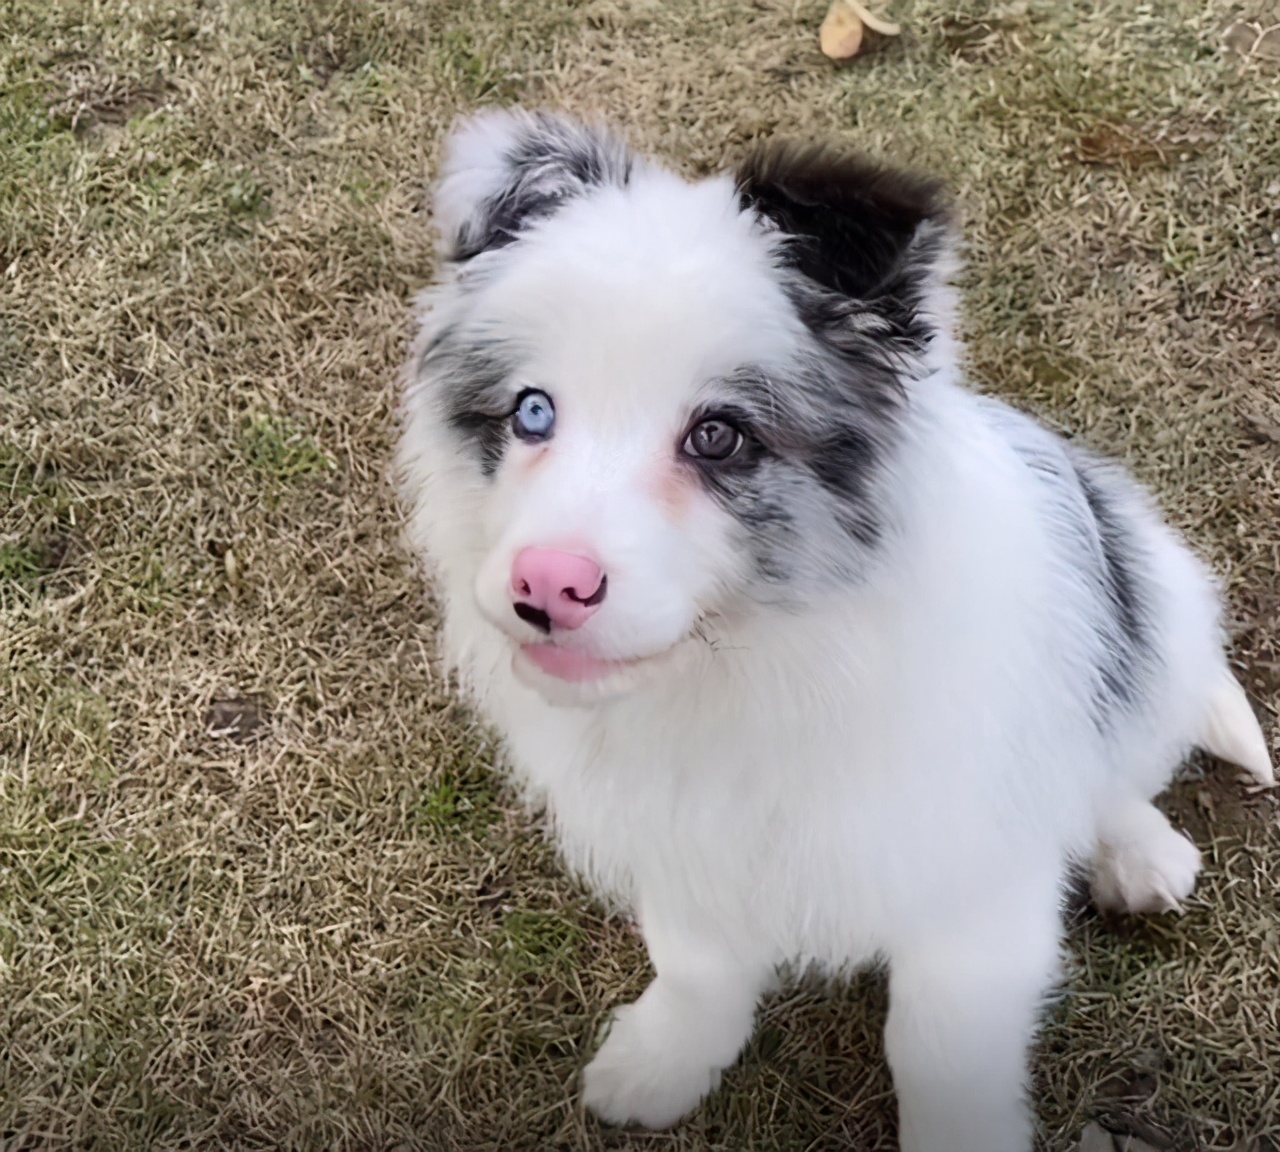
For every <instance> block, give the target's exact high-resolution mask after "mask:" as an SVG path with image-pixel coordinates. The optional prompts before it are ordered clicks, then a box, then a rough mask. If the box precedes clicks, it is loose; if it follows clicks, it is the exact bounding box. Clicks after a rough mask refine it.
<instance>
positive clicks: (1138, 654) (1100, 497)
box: [1074, 458, 1150, 705]
mask: <svg viewBox="0 0 1280 1152" xmlns="http://www.w3.org/2000/svg"><path fill="white" fill-rule="evenodd" d="M1074 463H1075V471H1076V476H1077V478H1078V479H1079V481H1080V490H1081V492H1083V494H1084V498H1085V501H1086V502H1087V503H1088V505H1089V512H1090V514H1091V515H1092V517H1093V522H1094V525H1095V526H1096V528H1097V533H1098V541H1099V544H1100V545H1101V557H1100V562H1101V566H1102V572H1101V577H1102V584H1103V588H1104V590H1105V592H1106V603H1107V608H1108V611H1109V613H1110V616H1111V623H1112V625H1113V626H1112V628H1111V629H1110V631H1111V634H1112V635H1111V641H1112V642H1111V643H1110V644H1109V645H1108V649H1109V651H1108V655H1109V659H1108V660H1107V661H1106V662H1105V663H1104V665H1103V667H1102V668H1101V669H1100V670H1099V671H1100V673H1101V676H1102V682H1103V686H1104V688H1105V690H1106V695H1107V698H1108V699H1109V700H1111V701H1114V702H1116V703H1119V704H1122V705H1129V704H1132V703H1133V702H1134V701H1135V699H1136V698H1137V697H1138V686H1137V683H1136V681H1137V678H1138V677H1139V675H1140V671H1141V665H1142V664H1143V663H1144V662H1145V661H1146V660H1147V659H1148V653H1149V649H1150V644H1149V640H1148V635H1147V633H1148V623H1147V619H1148V612H1147V606H1146V604H1145V603H1144V599H1143V595H1142V577H1141V574H1140V573H1139V572H1138V571H1137V565H1138V562H1139V559H1140V558H1139V556H1137V555H1136V554H1135V551H1134V540H1133V536H1132V533H1131V531H1130V530H1129V528H1128V527H1127V525H1126V523H1125V520H1124V518H1123V516H1121V515H1120V513H1118V512H1117V510H1116V509H1115V508H1114V506H1113V505H1112V503H1111V497H1110V494H1109V493H1108V492H1107V491H1106V488H1105V487H1104V486H1103V485H1102V484H1100V483H1099V482H1098V480H1097V478H1096V477H1095V476H1094V475H1092V474H1091V472H1092V471H1093V469H1092V468H1091V464H1093V462H1092V461H1088V460H1087V459H1085V458H1077V459H1076V460H1075V461H1074Z"/></svg>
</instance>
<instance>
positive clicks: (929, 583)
mask: <svg viewBox="0 0 1280 1152" xmlns="http://www.w3.org/2000/svg"><path fill="white" fill-rule="evenodd" d="M434 211H435V220H436V223H437V224H438V226H439V229H440V233H441V236H442V257H443V260H442V263H443V271H442V274H441V277H440V281H439V284H438V285H437V286H436V287H434V288H432V289H431V290H429V291H428V292H427V293H426V294H425V295H424V296H423V297H422V298H421V301H420V325H421V327H420V334H419V336H418V339H417V342H416V344H415V346H414V350H413V353H412V358H411V360H410V362H409V365H408V368H407V382H406V393H405V398H404V405H403V431H402V440H401V443H400V447H399V454H398V459H397V473H398V477H399V483H400V486H401V492H402V494H403V497H404V500H405V502H406V504H407V507H408V509H409V521H408V529H407V531H408V537H409V540H410V541H411V543H412V546H413V548H414V550H415V551H416V552H418V553H420V554H421V555H422V556H423V557H424V558H425V559H426V560H427V561H428V563H429V566H430V569H431V571H432V573H433V574H434V579H435V587H436V589H437V591H438V593H439V597H440V602H441V605H442V609H443V636H444V644H445V648H446V652H447V657H448V661H449V663H450V665H451V666H452V667H454V668H456V670H457V673H458V675H459V678H460V680H461V682H462V683H463V684H464V685H465V687H466V689H467V691H468V692H469V694H470V695H471V697H472V699H473V700H474V702H475V703H476V705H477V706H478V707H479V709H480V711H481V713H482V714H483V715H484V716H485V717H486V718H487V720H488V721H490V722H491V723H492V724H493V725H494V726H495V727H496V728H497V729H498V731H499V732H500V733H501V734H502V736H503V737H504V739H505V743H506V748H507V752H508V755H509V759H510V764H511V768H512V770H513V772H514V774H515V776H516V778H517V780H518V781H519V783H520V785H521V786H522V787H523V789H524V790H525V793H526V795H528V796H529V798H530V799H531V800H532V801H533V802H534V803H535V804H538V805H541V806H542V807H544V808H545V810H546V811H547V813H548V814H549V816H550V818H551V824H552V827H553V828H554V832H555V837H556V841H557V843H558V845H559V848H560V850H561V851H562V853H563V855H564V858H565V859H566V861H567V862H568V864H569V865H571V866H572V867H573V868H574V869H576V870H577V871H578V872H579V873H580V874H581V875H583V876H584V877H586V879H587V881H588V882H589V883H590V884H591V885H592V887H593V888H594V889H595V890H596V891H597V892H598V893H600V895H601V896H602V897H603V898H605V899H607V900H609V901H611V902H614V903H615V904H616V905H619V906H622V907H625V908H627V909H630V910H632V911H633V912H634V914H635V916H636V918H637V920H638V922H639V925H640V928H641V931H642V933H643V935H644V940H645V944H646V946H647V947H648V951H649V956H650V958H651V960H652V962H653V967H654V970H655V971H656V973H657V976H656V979H655V980H654V981H653V983H651V984H650V985H649V987H648V989H647V990H646V991H645V993H644V994H643V995H642V996H641V997H640V998H639V1000H637V1001H636V1002H635V1003H634V1004H630V1005H628V1006H626V1007H623V1008H620V1009H619V1010H618V1011H617V1013H616V1015H615V1016H614V1018H613V1020H612V1024H611V1027H610V1029H609V1031H608V1033H607V1036H606V1038H605V1039H604V1042H603V1044H602V1046H601V1047H600V1050H599V1052H598V1053H597V1054H596V1055H595V1058H594V1059H593V1060H592V1061H591V1063H590V1065H589V1066H588V1067H587V1069H586V1071H585V1074H584V1081H583V1094H584V1098H585V1102H586V1104H587V1106H588V1107H589V1108H590V1109H591V1110H592V1111H593V1112H595V1113H596V1114H597V1115H598V1116H600V1117H601V1118H602V1119H604V1120H607V1121H611V1122H615V1123H627V1122H635V1123H639V1124H643V1125H646V1126H649V1127H663V1126H666V1125H670V1124H673V1123H674V1122H675V1121H677V1120H679V1119H680V1118H681V1117H682V1116H684V1115H685V1114H686V1113H688V1112H689V1111H690V1110H691V1109H693V1108H694V1107H695V1106H696V1105H697V1103H698V1101H699V1100H700V1099H702V1097H703V1096H705V1095H706V1094H707V1093H708V1092H710V1091H712V1090H713V1089H714V1088H715V1087H716V1085H717V1083H718V1081H719V1079H720V1075H721V1071H722V1070H723V1069H724V1068H725V1067H726V1066H727V1065H729V1064H731V1063H732V1062H733V1061H734V1059H735V1058H736V1057H737V1055H738V1053H739V1051H740V1050H741V1049H742V1046H743V1044H744V1042H745V1041H746V1040H747V1038H748V1036H749V1034H750V1032H751V1029H752V1022H753V1018H754V1014H755V1010H756V1005H757V1003H758V1001H759V1000H760V997H761V995H762V994H763V993H764V992H765V991H766V990H768V989H769V988H770V986H771V984H772V983H773V982H774V980H775V979H776V973H777V972H778V970H779V969H780V968H783V967H788V966H796V965H799V966H805V965H817V966H819V967H821V968H824V969H826V970H828V971H837V972H839V971H846V970H848V969H850V968H851V967H853V966H857V965H862V964H866V963H869V962H873V961H882V962H884V963H886V964H887V966H888V970H889V981H890V1008H889V1018H888V1024H887V1027H886V1033H885V1049H886V1052H887V1055H888V1060H889V1064H890V1067H891V1070H892V1073H893V1079H894V1084H895V1087H896V1091H897V1096H898V1105H899V1118H900V1124H899V1127H900V1133H901V1137H900V1138H901V1146H902V1148H903V1149H905V1150H907V1152H1027V1150H1028V1149H1029V1148H1030V1146H1031V1142H1032V1114H1031V1109H1030V1108H1029V1106H1028V1102H1027V1100H1026V1097H1025V1085H1026V1079H1027V1062H1028V1047H1029V1045H1030V1044H1031V1042H1032V1039H1033V1036H1034V1031H1035V1027H1036V1022H1037V1015H1038V1012H1039V1010H1040V1006H1041V1004H1042V1001H1043V998H1044V997H1045V995H1046V992H1048V991H1049V990H1050V989H1051V988H1052V986H1053V984H1054V980H1055V977H1056V976H1057V974H1058V970H1059V946H1060V940H1061V935H1062V927H1061V924H1060V909H1061V904H1062V894H1063V886H1064V878H1065V877H1066V876H1067V873H1068V870H1069V869H1070V868H1071V867H1072V866H1073V864H1076V863H1078V862H1087V863H1089V864H1090V865H1091V867H1092V872H1093V891H1094V895H1095V898H1096V899H1097V901H1098V903H1099V904H1101V905H1103V906H1105V907H1108V908H1112V909H1119V910H1125V911H1130V912H1143V911H1158V910H1165V909H1175V908H1177V907H1178V903H1179V901H1180V900H1182V899H1183V898H1184V897H1185V896H1186V895H1187V894H1188V893H1189V892H1190V891H1191V888H1192V885H1193V883H1194V880H1195V876H1196V872H1197V870H1198V868H1199V853H1198V852H1197V851H1196V848H1195V847H1194V845H1192V843H1191V842H1190V841H1189V840H1188V839H1187V838H1186V837H1184V836H1183V835H1181V834H1179V833H1178V832H1176V831H1175V830H1174V829H1173V828H1172V827H1170V825H1169V823H1168V821H1167V820H1166V819H1165V817H1164V816H1163V815H1161V813H1160V812H1159V811H1158V810H1157V809H1156V808H1155V807H1153V806H1152V803H1151V798H1152V797H1153V796H1155V795H1156V794H1157V793H1158V792H1160V790H1161V789H1162V788H1164V787H1165V785H1166V784H1167V783H1168V782H1169V780H1170V777H1171V776H1172V775H1173V773H1174V771H1175V769H1176V768H1177V766H1178V764H1179V762H1180V761H1182V760H1183V758H1184V757H1185V756H1186V755H1187V754H1188V753H1189V752H1190V751H1191V749H1192V748H1193V747H1200V748H1204V749H1207V750H1209V751H1210V752H1212V753H1213V754H1215V755H1216V756H1219V757H1221V758H1223V759H1226V760H1229V761H1232V762H1234V763H1236V764H1238V765H1241V766H1243V767H1245V768H1246V769H1248V771H1249V772H1250V773H1251V774H1252V775H1253V776H1254V777H1255V778H1256V779H1257V780H1258V781H1260V782H1262V783H1266V784H1270V783H1271V782H1272V770H1271V765H1270V762H1269V756H1268V750H1267V746H1266V743H1265V741H1264V739H1263V735H1262V732H1261V730H1260V729H1259V727H1258V723H1257V721H1256V720H1255V719H1254V716H1253V714H1252V712H1251V711H1250V707H1249V704H1248V703H1247V701H1246V698H1245V695H1244V693H1243V691H1242V690H1241V688H1240V687H1239V685H1238V684H1237V682H1236V681H1235V679H1234V678H1233V676H1232V674H1231V673H1230V671H1229V670H1228V666H1227V663H1226V660H1225V657H1224V653H1223V647H1224V634H1223V628H1222V625H1221V623H1220V618H1219V598H1218V594H1217V591H1216V589H1215V585H1214V582H1213V580H1212V578H1211V577H1210V575H1209V573H1208V572H1207V571H1206V570H1205V568H1204V567H1203V566H1202V565H1201V564H1200V563H1199V562H1198V561H1197V560H1196V558H1195V557H1194V556H1193V555H1192V553H1191V552H1190V551H1189V550H1188V548H1187V546H1186V545H1185V544H1184V543H1183V542H1182V541H1181V540H1180V539H1179V538H1178V537H1177V536H1176V535H1175V534H1174V532H1172V531H1171V530H1170V529H1169V528H1167V527H1165V526H1164V524H1162V522H1161V520H1160V518H1159V516H1158V515H1157V513H1156V512H1155V510H1154V509H1153V507H1152V506H1151V504H1150V503H1149V502H1148V500H1147V499H1146V497H1145V496H1144V495H1143V493H1142V492H1141V491H1140V490H1139V489H1138V488H1137V487H1136V486H1135V484H1134V483H1133V482H1132V481H1131V480H1129V479H1128V477H1127V476H1126V475H1125V474H1124V473H1123V472H1121V471H1120V470H1119V469H1118V468H1116V467H1114V466H1112V465H1110V464H1107V463H1104V462H1103V461H1102V460H1099V459H1098V458H1096V457H1095V456H1092V455H1090V454H1089V453H1087V452H1085V451H1083V450H1082V449H1080V448H1078V447H1077V446H1075V445H1073V444H1068V443H1064V442H1063V441H1062V440H1061V439H1059V438H1058V437H1057V436H1055V435H1053V434H1052V433H1050V432H1048V431H1046V430H1045V429H1043V428H1042V427H1040V425H1038V424H1036V423H1035V422H1034V421H1032V420H1031V419H1029V418H1028V417H1026V416H1024V415H1022V414H1020V413H1018V412H1016V411H1014V410H1013V409H1011V408H1009V407H1006V406H1005V405H1004V404H1001V403H998V402H996V401H994V400H990V399H985V398H983V397H980V396H978V395H975V394H974V393H973V392H971V391H969V390H968V389H967V388H966V387H965V384H964V380H963V378H962V369H961V367H960V363H959V357H958V350H957V347H956V344H955V336H954V332H953V318H952V313H953V307H954V303H955V301H954V297H953V293H952V291H951V289H950V288H949V287H948V279H949V276H950V274H951V272H952V270H953V266H954V258H953V244H954V241H953V233H952V229H951V226H950V223H949V220H948V212H947V209H946V207H945V205H944V203H943V199H942V196H941V193H940V191H939V188H938V187H937V185H935V184H934V183H932V182H930V181H927V180H922V179H918V178H916V177H913V176H909V175H904V174H900V173H895V172H891V171H887V170H885V169H883V168H881V167H879V166H877V165H875V164H871V163H868V162H867V161H865V160H861V159H857V158H854V157H850V156H846V155H840V154H836V153H833V152H830V151H828V150H824V149H821V148H809V147H794V146H780V147H779V146H775V147H770V148H765V149H763V150H761V151H758V152H756V153H755V154H754V155H753V156H751V157H750V158H749V159H748V160H746V161H745V163H744V164H743V165H742V166H741V167H740V168H739V169H738V170H737V171H736V172H734V173H732V174H730V175H721V176H716V177H713V178H711V179H706V180H700V181H696V182H692V183H691V182H689V181H687V180H684V179H682V178H681V177H679V176H677V175H675V174H674V173H672V172H671V171H669V170H667V169H665V168H663V167H661V166H659V165H658V164H657V163H654V162H652V161H650V160H647V159H645V158H643V157H641V156H638V155H636V154H635V153H633V152H632V151H630V150H629V149H628V147H627V146H626V145H625V144H624V143H623V142H622V141H621V140H620V139H618V138H617V137H615V136H613V135H611V134H609V133H608V132H606V131H604V130H601V129H598V128H595V127H589V126H585V125H582V124H579V123H576V122H574V121H572V120H569V119H566V118H562V117H560V116H557V115H551V114H546V113H532V114H530V113H524V112H514V111H494V112H488V113H485V114H482V115H479V116H476V117H475V118H473V119H469V120H466V121H464V122H463V123H462V124H461V125H460V126H459V127H457V128H456V129H455V131H454V133H453V135H452V136H451V138H450V139H449V141H448V144H447V146H446V149H445V155H444V161H443V165H442V168H441V171H440V174H439V182H438V186H437V189H436V192H435V200H434Z"/></svg>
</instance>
